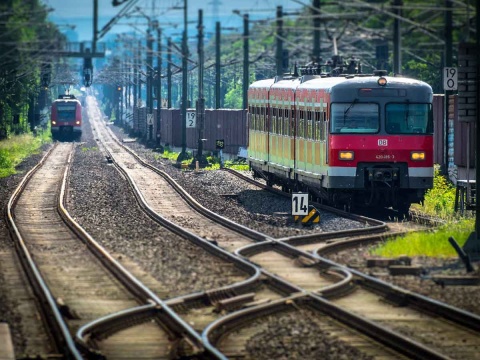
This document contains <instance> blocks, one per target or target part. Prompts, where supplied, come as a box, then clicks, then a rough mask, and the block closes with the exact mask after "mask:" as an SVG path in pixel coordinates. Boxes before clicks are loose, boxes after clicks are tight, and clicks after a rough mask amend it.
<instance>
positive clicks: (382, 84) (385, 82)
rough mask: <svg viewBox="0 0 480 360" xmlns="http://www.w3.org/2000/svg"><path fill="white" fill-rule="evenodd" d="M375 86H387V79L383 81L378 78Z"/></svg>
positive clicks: (382, 78) (381, 78)
mask: <svg viewBox="0 0 480 360" xmlns="http://www.w3.org/2000/svg"><path fill="white" fill-rule="evenodd" d="M377 84H378V85H380V86H385V85H387V79H385V78H384V77H380V78H379V79H378V80H377Z"/></svg>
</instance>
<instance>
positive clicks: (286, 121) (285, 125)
mask: <svg viewBox="0 0 480 360" xmlns="http://www.w3.org/2000/svg"><path fill="white" fill-rule="evenodd" d="M289 123H290V119H289V118H288V117H284V118H283V135H287V136H288V135H290V126H289Z"/></svg>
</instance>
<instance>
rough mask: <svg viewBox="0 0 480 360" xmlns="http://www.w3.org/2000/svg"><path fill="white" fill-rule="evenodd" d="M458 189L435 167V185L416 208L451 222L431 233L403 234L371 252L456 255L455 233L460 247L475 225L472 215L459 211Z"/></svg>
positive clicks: (409, 254) (377, 253) (380, 254)
mask: <svg viewBox="0 0 480 360" xmlns="http://www.w3.org/2000/svg"><path fill="white" fill-rule="evenodd" d="M454 205H455V188H454V186H453V185H452V184H451V183H450V182H449V181H448V179H447V178H445V176H443V175H441V174H440V171H439V169H438V167H437V168H436V169H435V177H434V179H433V188H432V189H430V190H429V191H428V192H427V193H426V194H425V201H424V204H423V206H420V205H413V206H412V207H413V208H414V209H416V210H419V211H421V212H423V213H425V214H427V215H431V216H435V217H438V218H441V219H443V220H446V221H447V225H445V226H443V227H441V228H439V229H436V230H435V231H431V232H417V233H411V234H408V235H405V236H403V237H399V238H394V239H390V240H387V241H386V242H385V243H383V244H381V245H380V246H378V247H377V248H375V249H373V250H372V251H371V254H372V255H377V256H386V257H393V256H399V255H404V254H405V255H408V256H422V255H423V256H435V257H452V256H457V253H456V252H455V250H454V249H453V247H452V246H451V245H450V243H449V242H448V238H449V237H451V236H453V237H454V238H455V240H456V241H457V242H458V243H459V245H460V246H463V244H464V243H465V241H466V240H467V238H468V236H469V235H470V233H471V232H472V231H473V230H474V228H475V224H474V220H473V219H472V218H461V219H459V217H458V214H457V213H455V209H454Z"/></svg>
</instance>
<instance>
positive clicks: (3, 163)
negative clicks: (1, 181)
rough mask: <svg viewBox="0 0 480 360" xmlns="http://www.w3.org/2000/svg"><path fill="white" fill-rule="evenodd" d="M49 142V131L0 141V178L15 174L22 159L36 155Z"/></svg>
mask: <svg viewBox="0 0 480 360" xmlns="http://www.w3.org/2000/svg"><path fill="white" fill-rule="evenodd" d="M48 142H51V135H50V131H43V132H40V133H39V134H37V136H33V135H32V134H23V135H18V136H12V137H11V138H10V139H8V140H3V141H0V178H4V177H7V176H10V175H12V174H15V172H16V171H15V167H16V166H17V165H18V164H20V163H21V162H22V160H23V159H25V158H27V157H28V156H30V155H33V154H37V153H38V152H39V151H40V148H41V147H42V145H43V144H45V143H48Z"/></svg>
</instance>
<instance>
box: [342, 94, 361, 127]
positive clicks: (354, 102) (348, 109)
mask: <svg viewBox="0 0 480 360" xmlns="http://www.w3.org/2000/svg"><path fill="white" fill-rule="evenodd" d="M357 101H358V99H355V100H353V101H352V103H351V104H350V105H348V107H347V108H346V109H345V111H344V112H343V123H344V124H345V119H346V118H347V114H348V113H349V112H350V110H351V109H352V107H353V105H355V104H356V103H357Z"/></svg>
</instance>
